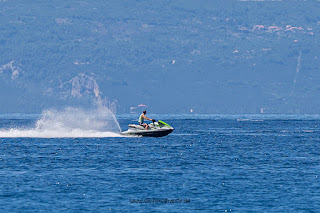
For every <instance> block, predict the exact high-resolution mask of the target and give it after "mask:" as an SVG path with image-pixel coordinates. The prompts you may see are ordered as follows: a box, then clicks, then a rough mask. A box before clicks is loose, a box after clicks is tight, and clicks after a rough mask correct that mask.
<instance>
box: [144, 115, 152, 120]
mask: <svg viewBox="0 0 320 213" xmlns="http://www.w3.org/2000/svg"><path fill="white" fill-rule="evenodd" d="M143 117H144V119H147V120H149V121H152V119H151V118H148V117H147V116H145V115H143Z"/></svg>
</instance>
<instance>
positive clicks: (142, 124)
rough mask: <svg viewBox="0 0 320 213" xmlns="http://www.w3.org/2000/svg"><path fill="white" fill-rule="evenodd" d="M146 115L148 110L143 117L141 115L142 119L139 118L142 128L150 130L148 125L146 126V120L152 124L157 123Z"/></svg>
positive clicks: (143, 113)
mask: <svg viewBox="0 0 320 213" xmlns="http://www.w3.org/2000/svg"><path fill="white" fill-rule="evenodd" d="M146 114H147V111H146V110H144V111H143V112H142V113H141V115H140V117H139V124H140V125H141V126H143V127H144V128H146V130H148V127H149V126H148V124H146V123H144V119H146V120H149V121H152V122H155V121H156V120H154V119H151V118H148V117H147V116H146Z"/></svg>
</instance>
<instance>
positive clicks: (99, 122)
mask: <svg viewBox="0 0 320 213" xmlns="http://www.w3.org/2000/svg"><path fill="white" fill-rule="evenodd" d="M120 131H121V129H120V126H119V123H118V121H117V119H116V118H115V116H114V114H113V113H112V112H111V111H110V110H109V109H108V108H106V107H99V108H98V109H95V110H82V109H78V108H66V109H65V110H62V111H58V110H46V111H44V112H43V113H42V116H41V118H40V119H39V120H38V121H37V122H36V125H35V127H34V128H31V129H9V130H3V129H2V130H0V138H17V137H31V138H65V137H71V138H79V137H85V138H89V137H120V135H119V132H120Z"/></svg>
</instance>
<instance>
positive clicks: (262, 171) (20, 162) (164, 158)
mask: <svg viewBox="0 0 320 213" xmlns="http://www.w3.org/2000/svg"><path fill="white" fill-rule="evenodd" d="M49 117H50V116H49ZM53 117H55V116H53ZM150 117H152V118H157V119H162V120H164V121H165V122H167V123H169V124H170V125H172V126H173V127H174V128H175V130H174V132H173V133H171V134H170V135H168V136H166V137H163V138H144V137H121V136H120V135H119V134H118V133H119V131H120V130H119V129H118V128H115V130H113V131H114V132H112V131H109V130H108V129H106V130H104V129H103V128H102V127H101V125H102V124H101V123H99V122H100V121H99V122H98V124H97V123H96V122H97V121H96V120H95V119H91V120H90V119H89V120H88V121H83V123H84V124H85V126H86V125H88V122H89V123H90V122H92V123H93V124H92V125H93V126H95V128H96V130H95V129H92V128H87V127H86V128H84V129H82V128H81V126H78V125H75V126H74V125H72V126H73V127H74V128H71V127H72V126H71V127H66V126H65V124H63V125H64V126H63V127H61V126H60V127H59V128H53V129H52V128H51V127H44V126H45V124H46V122H45V123H44V124H42V128H40V127H39V126H37V124H38V125H39V121H41V119H42V121H41V122H43V121H44V120H45V119H44V118H46V119H48V116H47V117H46V116H44V115H24V114H15V115H7V114H5V115H4V114H2V115H0V148H1V151H0V212H34V211H36V212H39V211H40V212H61V211H64V212H88V211H89V212H92V211H93V212H156V211H157V212H158V211H162V212H181V211H184V212H195V211H200V210H202V211H203V212H318V211H319V208H320V134H319V133H320V131H319V129H320V117H319V116H318V115H297V116H295V115H174V116H173V115H150ZM91 118H92V117H91ZM136 119H137V118H136V116H131V115H118V116H117V121H118V122H119V124H120V128H121V129H122V130H126V129H127V125H128V124H129V123H134V122H136ZM57 120H58V121H59V119H57ZM41 122H40V123H41ZM47 122H52V119H51V120H50V119H49V121H47ZM62 123H63V122H62ZM60 124H61V120H60ZM51 125H53V124H51ZM51 125H49V126H51ZM102 126H103V125H102ZM46 128H48V129H49V130H48V131H47V129H46ZM46 131H47V133H48V132H49V134H46ZM68 132H72V134H70V135H68Z"/></svg>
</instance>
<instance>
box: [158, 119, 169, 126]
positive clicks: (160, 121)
mask: <svg viewBox="0 0 320 213" xmlns="http://www.w3.org/2000/svg"><path fill="white" fill-rule="evenodd" d="M158 122H159V123H162V124H163V125H166V126H170V125H169V124H167V123H165V122H163V121H162V120H158ZM170 127H171V126H170Z"/></svg>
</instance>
